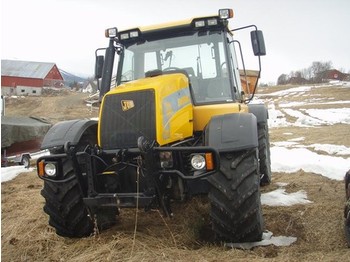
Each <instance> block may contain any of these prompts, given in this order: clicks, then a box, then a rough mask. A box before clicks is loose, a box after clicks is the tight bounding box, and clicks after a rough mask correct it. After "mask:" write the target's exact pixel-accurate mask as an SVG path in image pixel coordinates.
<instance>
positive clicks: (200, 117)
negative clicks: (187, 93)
mask: <svg viewBox="0 0 350 262" xmlns="http://www.w3.org/2000/svg"><path fill="white" fill-rule="evenodd" d="M243 112H248V107H247V105H245V104H240V103H227V104H213V105H201V106H194V107H193V129H194V131H203V130H204V128H205V126H206V125H207V124H208V122H209V121H210V119H211V118H212V117H213V116H217V115H224V114H231V113H243Z"/></svg>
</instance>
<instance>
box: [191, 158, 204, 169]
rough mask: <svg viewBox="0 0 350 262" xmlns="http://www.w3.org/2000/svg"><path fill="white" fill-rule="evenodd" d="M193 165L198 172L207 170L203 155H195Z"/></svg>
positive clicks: (192, 160) (192, 159)
mask: <svg viewBox="0 0 350 262" xmlns="http://www.w3.org/2000/svg"><path fill="white" fill-rule="evenodd" d="M191 165H192V167H193V168H194V169H196V170H201V169H203V168H205V158H204V156H203V155H193V156H192V158H191Z"/></svg>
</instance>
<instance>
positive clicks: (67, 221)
mask: <svg viewBox="0 0 350 262" xmlns="http://www.w3.org/2000/svg"><path fill="white" fill-rule="evenodd" d="M69 163H70V162H69V161H66V162H65V168H64V170H65V169H66V170H67V169H68V170H69V171H67V172H66V173H65V177H66V178H68V177H69V178H71V179H70V180H69V181H67V182H58V183H57V182H55V183H54V182H50V181H44V188H43V189H42V190H41V195H42V196H43V197H44V198H45V201H46V202H45V205H44V211H45V213H46V214H48V215H49V224H50V226H52V227H54V228H55V229H56V233H57V234H58V235H60V236H64V237H85V236H89V235H90V234H91V233H92V232H93V228H94V227H93V226H94V223H93V220H92V218H91V217H89V216H88V210H87V208H86V206H85V204H84V202H83V199H82V193H81V191H80V188H79V185H78V181H77V179H76V178H75V175H74V173H73V171H72V168H69ZM67 167H68V168H67Z"/></svg>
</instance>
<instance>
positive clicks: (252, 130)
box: [205, 113, 258, 152]
mask: <svg viewBox="0 0 350 262" xmlns="http://www.w3.org/2000/svg"><path fill="white" fill-rule="evenodd" d="M205 144H206V145H208V146H211V147H214V148H216V149H217V150H218V151H219V152H229V151H237V150H242V149H248V148H253V147H257V146H258V133H257V121H256V117H255V116H254V115H253V114H249V113H239V114H226V115H221V116H214V117H213V118H212V119H211V120H210V122H209V123H208V125H207V127H206V129H205Z"/></svg>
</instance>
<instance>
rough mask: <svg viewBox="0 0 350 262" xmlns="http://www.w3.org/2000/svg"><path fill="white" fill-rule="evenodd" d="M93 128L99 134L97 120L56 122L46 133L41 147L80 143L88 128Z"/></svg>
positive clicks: (47, 147)
mask: <svg viewBox="0 0 350 262" xmlns="http://www.w3.org/2000/svg"><path fill="white" fill-rule="evenodd" d="M89 128H93V129H95V130H96V131H95V132H96V135H97V121H95V120H70V121H64V122H59V123H57V124H55V125H54V126H53V127H52V128H51V129H50V130H49V131H48V132H47V134H46V135H45V137H44V140H43V143H42V144H41V149H49V148H53V147H61V146H63V145H64V144H65V143H66V142H70V143H71V144H72V145H76V144H78V142H79V140H80V138H81V137H82V135H83V134H84V132H85V131H86V130H88V129H89Z"/></svg>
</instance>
